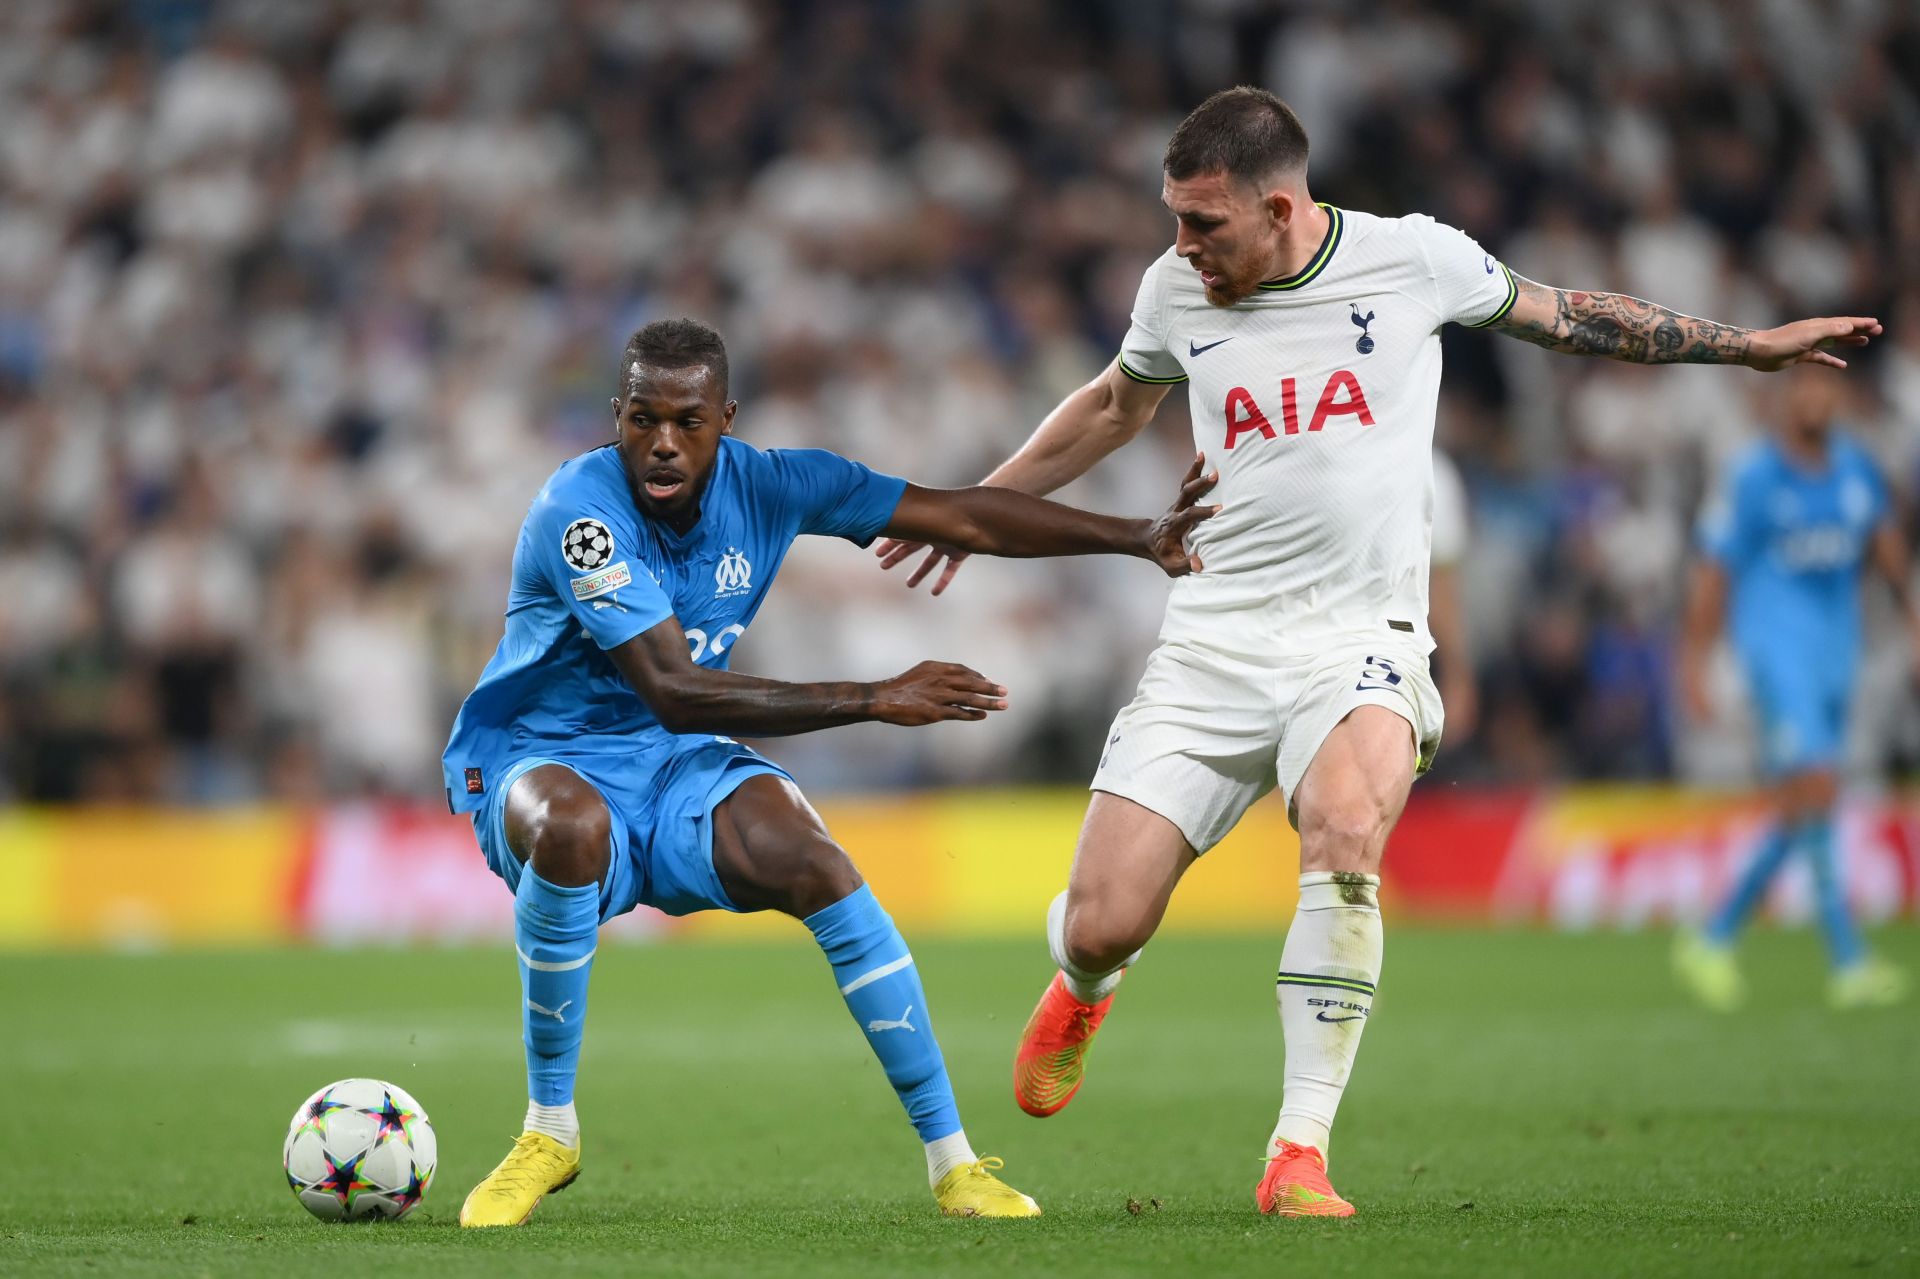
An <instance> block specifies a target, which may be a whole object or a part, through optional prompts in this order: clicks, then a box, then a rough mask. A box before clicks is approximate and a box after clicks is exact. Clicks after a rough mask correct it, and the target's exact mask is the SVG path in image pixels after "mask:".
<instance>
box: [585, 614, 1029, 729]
mask: <svg viewBox="0 0 1920 1279" xmlns="http://www.w3.org/2000/svg"><path fill="white" fill-rule="evenodd" d="M607 655H608V656H609V657H611V658H612V659H613V664H614V666H615V667H616V668H618V670H619V671H620V674H621V675H622V676H624V677H625V678H626V681H627V683H629V684H631V685H632V686H633V690H634V692H636V693H638V694H639V695H640V697H641V699H642V700H644V701H645V702H646V703H647V705H648V706H649V707H650V708H651V709H652V710H653V713H654V715H655V717H656V718H658V719H659V721H660V726H661V727H662V728H665V729H666V730H667V731H668V732H670V733H721V734H726V735H729V736H733V735H738V736H741V737H786V736H790V735H792V734H794V733H811V732H813V731H814V730H816V729H821V728H835V727H837V726H839V725H841V724H859V723H864V722H866V721H869V720H877V721H879V722H881V723H884V724H937V723H940V722H941V721H942V720H952V719H985V718H986V717H987V713H988V712H989V711H1001V710H1005V709H1006V708H1007V690H1006V689H1005V688H1002V687H1001V686H1000V685H998V684H995V683H994V682H993V681H991V680H989V679H988V678H987V677H986V676H984V675H982V674H980V672H978V671H976V670H971V669H969V668H967V667H965V666H959V665H956V664H955V663H952V662H922V663H920V664H919V665H918V666H916V667H914V668H913V669H912V670H910V671H908V672H907V673H906V674H904V675H896V676H894V677H893V678H892V679H888V680H880V681H878V682H877V683H872V684H860V683H853V682H846V683H831V684H789V683H787V682H785V681H783V680H774V679H760V678H758V677H756V676H753V675H736V674H735V673H734V672H732V671H721V670H714V669H712V668H710V667H706V666H700V665H697V664H696V663H695V662H694V661H693V659H692V658H691V657H690V656H689V655H688V652H687V635H686V632H685V631H683V630H681V629H680V623H679V621H677V620H676V619H674V618H671V617H669V618H667V619H666V620H665V621H663V622H661V623H659V624H658V625H656V626H653V627H651V628H649V629H648V630H645V631H642V632H641V633H640V634H638V635H636V636H634V637H633V638H632V639H630V640H628V641H627V642H626V643H624V644H622V645H620V646H619V647H617V648H615V649H613V650H611V651H610V652H609V653H608V654H607Z"/></svg>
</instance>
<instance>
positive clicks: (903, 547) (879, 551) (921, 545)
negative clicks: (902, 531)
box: [873, 537, 967, 595]
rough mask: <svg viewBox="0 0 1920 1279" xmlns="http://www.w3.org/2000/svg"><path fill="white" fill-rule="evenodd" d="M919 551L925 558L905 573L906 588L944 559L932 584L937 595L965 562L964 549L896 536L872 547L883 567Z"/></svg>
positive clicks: (913, 585)
mask: <svg viewBox="0 0 1920 1279" xmlns="http://www.w3.org/2000/svg"><path fill="white" fill-rule="evenodd" d="M921 551H925V552H926V553H927V558H926V559H924V560H921V561H920V566H919V567H918V568H916V569H914V570H913V572H911V573H909V574H908V575H907V589H908V590H912V589H913V588H914V587H916V586H918V585H920V583H921V582H923V581H925V580H926V577H927V574H929V573H931V572H933V570H934V569H936V568H938V567H939V566H940V561H941V560H945V561H946V562H947V567H946V568H945V569H943V570H942V571H941V573H940V576H939V578H938V579H937V580H936V581H935V582H934V584H933V593H934V594H935V595H938V594H939V593H940V592H941V591H944V590H946V589H947V583H948V582H951V581H952V580H953V575H954V574H955V573H958V572H959V571H960V566H961V565H962V564H964V563H966V561H967V553H966V552H965V551H957V550H955V549H954V548H953V547H951V546H928V545H927V544H926V543H925V542H903V541H901V540H900V539H899V538H897V537H890V538H887V539H886V540H885V541H883V542H881V543H880V545H878V546H876V547H874V548H873V553H874V554H875V555H878V556H879V557H880V567H881V568H883V569H887V568H892V567H893V566H894V565H896V564H898V563H900V561H902V560H904V559H909V558H911V557H912V556H914V555H917V554H919V553H920V552H921Z"/></svg>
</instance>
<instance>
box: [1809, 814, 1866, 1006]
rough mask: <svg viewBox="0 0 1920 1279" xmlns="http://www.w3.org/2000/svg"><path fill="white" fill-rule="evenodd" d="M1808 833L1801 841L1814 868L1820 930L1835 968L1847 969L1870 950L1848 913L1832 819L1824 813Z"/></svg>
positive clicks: (1813, 822)
mask: <svg viewBox="0 0 1920 1279" xmlns="http://www.w3.org/2000/svg"><path fill="white" fill-rule="evenodd" d="M1805 831H1806V833H1805V835H1804V836H1803V837H1802V839H1801V841H1800V842H1801V846H1802V847H1803V848H1805V849H1806V850H1807V861H1808V862H1809V863H1810V864H1811V865H1812V867H1813V893H1814V903H1815V905H1816V907H1817V908H1818V911H1819V916H1820V931H1821V933H1823V934H1824V935H1825V936H1826V939H1827V954H1828V955H1829V956H1831V957H1832V959H1833V966H1834V967H1835V968H1848V967H1851V966H1852V965H1854V964H1857V963H1859V962H1860V961H1861V960H1862V959H1864V958H1865V957H1866V954H1867V948H1866V944H1865V943H1864V942H1862V941H1861V940H1860V932H1859V930H1858V929H1857V928H1855V927H1854V925H1853V915H1852V913H1851V912H1850V911H1848V910H1847V893H1846V889H1845V888H1844V887H1843V886H1842V885H1841V883H1840V865H1839V862H1838V861H1837V860H1836V859H1835V857H1834V853H1833V819H1832V818H1831V817H1829V816H1827V815H1825V814H1822V815H1821V816H1819V817H1816V818H1813V819H1812V820H1811V821H1809V822H1807V824H1806V826H1805Z"/></svg>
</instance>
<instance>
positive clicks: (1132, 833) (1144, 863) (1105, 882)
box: [1067, 791, 1199, 933]
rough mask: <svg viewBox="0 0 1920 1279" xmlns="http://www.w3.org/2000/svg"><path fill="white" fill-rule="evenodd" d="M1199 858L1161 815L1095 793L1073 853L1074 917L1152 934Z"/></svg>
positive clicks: (1070, 901)
mask: <svg viewBox="0 0 1920 1279" xmlns="http://www.w3.org/2000/svg"><path fill="white" fill-rule="evenodd" d="M1198 856H1199V854H1197V853H1196V852H1195V851H1194V849H1193V845H1192V844H1190V843H1188V842H1187V838H1186V836H1184V835H1182V834H1181V833H1180V828H1179V827H1178V826H1175V825H1174V824H1173V823H1172V822H1170V821H1168V820H1167V819H1166V818H1164V817H1162V816H1161V815H1160V814H1158V813H1156V812H1154V811H1153V810H1152V809H1150V808H1144V807H1142V806H1141V805H1139V804H1137V803H1135V802H1134V801H1133V800H1130V799H1128V798H1126V797H1125V796H1122V795H1114V794H1109V793H1107V792H1105V791H1095V792H1094V796H1093V801H1092V802H1091V803H1089V804H1088V805H1087V817H1086V820H1085V821H1084V822H1083V823H1081V826H1080V839H1079V842H1078V843H1077V844H1076V845H1075V846H1074V850H1073V870H1072V872H1071V874H1070V875H1069V877H1068V879H1067V911H1068V913H1069V916H1073V915H1082V914H1084V915H1086V916H1089V917H1091V918H1093V919H1096V920H1098V921H1099V922H1100V923H1102V924H1104V925H1110V926H1111V928H1112V929H1118V930H1120V931H1124V932H1141V933H1151V932H1152V931H1153V930H1154V929H1155V928H1157V927H1159V925H1160V920H1161V918H1162V917H1163V916H1164V915H1165V914H1166V913H1167V902H1168V901H1169V900H1170V899H1171V898H1172V897H1173V890H1174V886H1175V885H1177V884H1178V883H1179V882H1180V877H1181V876H1182V875H1184V874H1186V873H1187V868H1188V867H1189V866H1191V865H1193V863H1194V861H1195V859H1196V858H1197V857H1198ZM1070 926H1071V925H1070Z"/></svg>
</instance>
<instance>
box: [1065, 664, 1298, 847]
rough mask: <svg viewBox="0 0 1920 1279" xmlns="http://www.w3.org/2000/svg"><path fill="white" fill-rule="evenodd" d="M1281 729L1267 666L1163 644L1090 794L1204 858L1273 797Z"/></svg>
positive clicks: (1116, 725) (1117, 727) (1117, 725)
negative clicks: (1131, 812)
mask: <svg viewBox="0 0 1920 1279" xmlns="http://www.w3.org/2000/svg"><path fill="white" fill-rule="evenodd" d="M1279 726H1280V717H1279V711H1278V708H1277V707H1276V706H1275V704H1274V698H1273V681H1272V677H1271V675H1270V674H1269V672H1268V671H1267V670H1266V669H1265V668H1264V667H1262V666H1260V665H1258V664H1256V663H1252V662H1246V661H1242V660H1240V659H1236V658H1232V657H1230V656H1227V655H1224V654H1218V653H1211V652H1208V651H1205V650H1202V649H1199V648H1196V647H1193V646H1190V645H1180V644H1165V645H1162V646H1161V647H1160V648H1158V649H1156V650H1155V651H1154V654H1153V656H1152V658H1151V659H1149V660H1148V663H1147V670H1146V673H1145V674H1144V675H1143V676H1142V677H1141V680H1140V689H1139V692H1138V693H1137V694H1136V695H1135V697H1134V699H1133V701H1132V702H1130V703H1128V705H1127V706H1126V707H1125V708H1124V709H1123V710H1122V711H1121V712H1120V714H1119V715H1118V716H1116V717H1115V718H1114V721H1113V728H1112V730H1111V731H1110V732H1109V733H1108V735H1107V745H1106V750H1105V751H1104V752H1103V753H1102V754H1101V756H1100V766H1099V768H1098V769H1097V770H1096V771H1095V773H1094V776H1093V781H1092V783H1091V788H1092V789H1093V790H1094V791H1095V792H1097V793H1099V792H1104V793H1106V794H1108V795H1111V796H1115V797H1118V798H1121V799H1125V800H1129V801H1131V802H1132V804H1133V806H1135V807H1137V808H1138V809H1141V810H1144V811H1145V812H1147V813H1148V814H1151V815H1154V816H1156V817H1158V818H1159V819H1161V820H1163V821H1165V822H1167V823H1170V824H1171V825H1172V826H1173V827H1174V828H1175V830H1176V831H1177V832H1178V834H1179V836H1180V838H1181V839H1182V840H1183V841H1184V842H1185V844H1186V845H1187V846H1188V848H1189V849H1190V850H1191V851H1193V852H1196V853H1204V852H1206V851H1207V850H1208V849H1209V848H1212V847H1213V846H1214V845H1215V844H1217V843H1219V842H1220V841H1221V840H1222V839H1224V838H1225V837H1226V835H1227V832H1228V831H1230V830H1232V829H1233V827H1234V825H1235V824H1236V823H1238V822H1239V820H1240V818H1241V817H1242V816H1243V815H1244V814H1245V813H1246V811H1247V809H1249V808H1251V807H1252V806H1253V804H1254V801H1256V800H1258V799H1259V798H1260V797H1261V796H1262V795H1265V794H1266V793H1267V792H1268V791H1270V790H1272V789H1273V786H1274V780H1275V776H1274V748H1275V746H1276V744H1277V743H1278V741H1279ZM1115 811H1123V810H1115ZM1093 820H1094V814H1093V810H1091V809H1090V810H1089V822H1091V821H1093ZM1122 833H1124V832H1122ZM1083 842H1084V840H1083Z"/></svg>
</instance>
